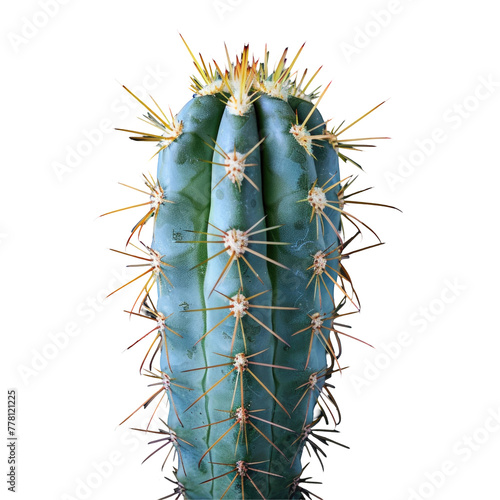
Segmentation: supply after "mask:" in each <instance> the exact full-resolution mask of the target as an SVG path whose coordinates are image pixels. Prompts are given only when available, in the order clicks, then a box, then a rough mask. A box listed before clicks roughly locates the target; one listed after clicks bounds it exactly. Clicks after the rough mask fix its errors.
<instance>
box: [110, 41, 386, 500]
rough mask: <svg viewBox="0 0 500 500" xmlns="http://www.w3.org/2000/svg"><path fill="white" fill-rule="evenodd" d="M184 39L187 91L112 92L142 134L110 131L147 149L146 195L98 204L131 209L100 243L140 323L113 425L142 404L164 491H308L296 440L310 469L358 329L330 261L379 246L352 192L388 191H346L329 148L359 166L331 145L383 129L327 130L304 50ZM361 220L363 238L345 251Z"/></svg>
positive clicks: (260, 494) (230, 494) (353, 303)
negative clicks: (136, 110) (116, 233)
mask: <svg viewBox="0 0 500 500" xmlns="http://www.w3.org/2000/svg"><path fill="white" fill-rule="evenodd" d="M183 41H184V40H183ZM184 43H185V42H184ZM186 47H187V49H188V51H189V53H190V54H191V57H192V59H193V61H194V64H195V66H196V69H197V71H198V75H197V76H196V77H192V85H191V90H192V91H193V93H194V96H193V98H192V99H191V100H190V101H189V102H188V103H187V104H186V105H185V106H184V108H183V109H182V110H181V111H180V112H179V113H178V114H177V115H174V114H173V113H172V112H170V113H168V114H167V113H164V112H163V111H162V109H161V108H160V107H159V106H158V104H157V103H156V102H155V101H154V100H153V102H152V104H151V106H150V105H148V104H147V103H146V102H144V101H143V100H141V99H139V98H138V97H137V96H135V95H134V94H133V93H132V92H131V91H130V90H128V89H126V90H127V91H128V92H129V93H130V94H132V95H133V96H134V97H135V98H136V99H137V100H138V101H139V102H140V103H141V104H142V105H143V106H144V108H145V110H146V114H145V115H144V121H146V122H147V123H148V124H149V125H151V126H153V127H154V129H155V130H156V132H155V133H152V132H144V133H143V132H140V131H135V130H125V129H119V130H125V131H126V132H129V133H132V134H133V136H132V137H131V139H133V140H136V141H147V142H153V143H157V145H158V148H159V149H158V151H157V155H158V170H157V178H156V179H155V178H154V177H152V176H151V175H149V176H146V175H145V176H144V182H145V186H146V189H138V188H133V189H136V190H137V191H140V192H141V193H143V194H146V195H147V196H148V199H147V200H145V201H143V203H139V204H135V205H132V206H130V207H125V208H123V209H119V210H115V211H113V212H119V211H122V210H128V209H132V208H137V207H143V208H144V210H145V213H144V214H143V216H142V217H141V218H140V220H139V221H138V222H137V223H136V224H135V226H134V227H133V229H132V231H131V234H130V236H129V237H128V239H127V242H126V243H127V245H126V249H125V250H126V251H119V250H115V251H116V252H119V253H120V254H123V255H125V256H126V257H127V258H128V259H129V260H130V265H132V266H137V267H138V269H139V270H140V272H139V274H138V275H137V277H135V278H134V279H132V280H131V281H130V282H129V283H127V285H128V284H130V283H140V285H139V286H140V288H139V293H138V295H137V297H136V299H135V302H134V303H133V304H132V307H130V309H129V310H128V311H127V313H128V314H129V315H131V316H138V317H142V318H144V319H148V320H149V324H148V325H146V328H147V330H149V331H148V332H147V333H146V334H143V335H141V337H140V338H139V339H138V340H137V341H136V342H134V343H133V344H132V345H131V346H130V347H132V346H135V345H136V344H138V343H139V342H141V344H144V343H147V342H149V345H148V348H147V352H146V355H145V357H144V359H143V361H142V364H141V366H140V372H141V373H142V374H143V375H144V376H145V377H147V379H148V381H149V382H150V384H149V385H150V386H154V392H153V394H152V395H150V396H149V397H148V398H147V399H146V401H144V403H143V404H141V405H140V406H139V408H137V410H135V411H134V412H133V413H132V414H131V415H129V417H127V418H126V419H125V420H124V422H125V421H127V420H128V419H129V418H130V417H131V416H132V415H133V414H135V413H136V412H137V411H138V410H139V409H141V408H148V407H150V406H151V408H153V411H152V412H151V413H152V415H151V420H150V421H149V425H148V426H147V428H146V429H138V430H140V431H141V432H146V433H149V434H151V438H152V442H153V443H156V444H157V445H158V447H157V449H156V450H155V451H154V452H153V453H152V454H151V455H154V454H156V453H157V452H159V451H160V450H164V449H165V448H166V449H167V450H169V451H168V455H170V454H171V452H172V450H173V451H174V455H175V456H176V458H177V466H176V468H174V476H175V479H174V480H172V479H169V480H170V481H171V482H173V483H174V484H175V489H174V492H173V493H172V494H169V495H167V496H165V497H164V498H169V497H175V498H180V497H183V496H184V497H185V498H189V499H208V498H231V499H234V498H263V499H271V498H280V499H282V498H294V499H295V498H306V497H307V498H311V496H315V497H317V496H316V495H314V494H313V493H312V492H310V491H309V490H308V488H309V486H308V484H310V482H309V481H308V478H304V477H303V472H304V469H305V467H303V464H302V463H301V456H302V452H303V450H304V449H305V448H307V449H308V451H312V452H314V455H315V456H316V457H317V458H318V459H319V461H320V464H321V466H322V467H323V462H322V457H324V456H326V455H325V451H324V447H325V446H328V445H339V446H342V447H347V446H345V445H344V444H341V443H339V442H338V441H337V439H336V438H335V435H334V434H333V433H337V432H338V431H337V430H336V426H337V425H338V424H339V422H340V418H341V417H340V411H339V408H338V406H337V403H336V401H335V398H334V396H333V389H334V387H333V385H332V384H331V383H330V382H329V380H330V379H331V378H332V376H333V375H334V374H336V373H340V372H341V371H342V369H343V368H342V366H341V365H340V363H339V357H340V354H341V341H340V337H341V336H347V337H350V338H353V339H354V338H355V337H352V336H351V335H348V334H347V333H346V332H345V331H344V330H345V328H348V327H347V326H346V325H345V324H344V322H343V321H342V320H340V321H339V319H340V318H341V317H344V316H347V315H349V314H352V313H353V312H357V311H358V310H359V307H360V306H359V299H358V295H357V293H356V291H355V289H354V287H353V284H352V280H351V277H350V275H349V273H348V272H347V270H346V269H345V266H344V262H345V259H346V258H348V257H349V256H350V255H352V254H354V253H356V252H359V251H361V250H365V249H367V248H373V247H375V246H378V245H381V244H382V243H381V241H380V239H379V238H378V236H377V235H376V233H375V232H374V231H373V230H372V229H371V228H369V227H368V226H367V225H366V224H365V223H364V222H362V221H361V220H360V219H359V218H358V217H357V216H356V215H354V214H353V213H351V210H350V207H349V205H350V204H353V205H355V204H360V203H361V204H371V205H379V206H387V205H380V204H375V203H368V202H365V201H360V200H359V199H352V197H355V195H358V194H361V193H362V192H363V191H365V190H361V191H355V192H352V193H351V192H350V191H351V186H352V184H353V183H354V182H355V179H356V177H353V176H348V177H346V178H345V179H342V178H341V176H340V172H339V158H340V159H342V160H343V161H344V162H351V163H353V164H354V165H355V166H356V167H359V168H361V167H360V166H359V164H357V163H356V162H355V161H354V160H352V159H351V158H350V157H348V156H346V154H344V152H343V151H345V152H348V150H354V151H355V150H359V149H360V148H362V147H364V146H369V145H370V144H364V142H365V141H366V140H369V139H381V138H380V137H373V138H367V139H358V140H349V139H343V138H341V137H340V136H341V135H343V133H344V131H346V130H347V129H349V128H350V127H351V126H352V125H354V124H355V123H357V122H358V121H359V120H356V121H355V122H353V123H352V124H351V125H349V126H344V125H343V124H341V125H340V126H338V127H336V128H333V129H331V130H329V128H328V122H327V121H325V120H324V119H323V117H322V116H321V114H320V113H319V111H318V104H319V103H320V101H321V100H322V98H323V96H324V95H325V92H326V91H327V89H328V87H326V88H325V89H324V90H323V91H322V92H321V93H320V92H319V90H318V89H315V90H310V87H311V86H312V82H313V79H314V78H315V76H316V74H317V72H316V73H315V74H314V75H313V77H312V78H310V79H308V80H307V82H306V74H307V70H306V71H305V72H304V74H303V76H301V77H300V78H299V77H298V76H296V74H295V73H292V70H293V68H294V66H295V63H296V61H297V58H298V56H299V54H300V52H301V51H302V48H301V49H300V50H299V51H298V53H297V55H296V57H295V58H294V59H293V61H291V63H290V64H287V58H286V56H287V51H286V50H285V52H284V53H283V56H282V57H281V59H280V60H279V62H278V64H277V65H276V66H275V69H274V70H273V71H271V70H270V69H269V62H268V61H269V53H268V52H267V47H266V51H265V54H264V59H263V61H262V62H258V61H256V60H255V59H253V60H252V61H250V59H249V48H248V46H245V47H244V49H243V52H242V54H241V55H240V57H237V58H236V61H235V62H234V63H233V62H231V61H230V60H228V66H227V68H226V69H224V70H223V69H221V67H220V66H219V65H218V64H217V63H216V62H215V61H214V63H213V65H212V64H209V65H208V66H207V65H206V63H205V61H204V60H203V58H202V56H201V55H200V56H199V58H196V57H195V56H194V55H193V53H192V52H191V50H190V49H189V47H188V46H187V44H186ZM228 59H229V56H228ZM377 107H378V106H377ZM377 107H376V108H377ZM376 108H373V109H372V110H371V111H369V112H368V113H366V115H364V116H367V115H368V114H369V113H371V112H372V111H374V110H375V109H376ZM364 116H363V117H361V118H364ZM361 118H360V119H361ZM129 187H131V186H129ZM113 212H109V213H113ZM105 215H107V214H105ZM150 220H151V221H152V222H151V223H150V226H152V227H153V238H152V243H151V244H150V246H149V245H147V244H145V243H143V242H142V241H143V238H142V236H141V234H142V231H143V229H144V227H145V226H146V225H147V224H148V221H150ZM351 230H352V231H351ZM349 232H351V233H352V234H351V235H350V236H348V233H349ZM362 232H368V233H371V234H372V235H374V236H375V238H376V240H377V241H376V242H375V243H374V244H372V245H369V246H365V247H363V248H357V249H355V250H352V251H351V245H354V244H356V243H357V241H358V240H359V236H360V235H361V233H362ZM349 234H350V233H349ZM353 242H354V243H353ZM130 247H134V250H129V249H130ZM127 285H124V286H127ZM121 288H123V287H120V288H119V289H118V290H120V289H121ZM155 288H156V291H157V296H158V299H157V302H156V304H155V302H154V300H153V298H152V295H153V293H154V289H155ZM118 290H115V292H116V291H118ZM115 292H113V293H115ZM346 311H347V312H346ZM151 327H153V328H152V329H150V328H151ZM143 339H147V340H145V341H144V342H142V341H143ZM356 340H359V339H356ZM368 345H369V344H368ZM158 362H159V367H157V366H156V365H155V363H158ZM167 407H168V408H169V410H168V417H167V418H166V419H165V418H160V421H161V424H160V425H159V426H158V430H154V428H153V426H152V422H153V416H154V415H155V414H156V413H157V411H158V416H160V412H161V411H162V410H164V409H165V408H167ZM323 421H324V424H325V425H327V424H329V423H332V424H333V428H329V429H324V428H320V427H321V425H320V424H321V423H322V422H323ZM122 423H123V422H122ZM165 451H166V450H165ZM151 455H150V456H151ZM168 455H167V456H168ZM148 458H149V457H148ZM165 461H166V458H165ZM163 463H165V462H163ZM317 498H319V497H317Z"/></svg>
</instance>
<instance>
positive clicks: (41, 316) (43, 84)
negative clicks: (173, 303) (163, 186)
mask: <svg viewBox="0 0 500 500" xmlns="http://www.w3.org/2000/svg"><path fill="white" fill-rule="evenodd" d="M42 5H44V4H43V1H42V0H40V1H35V0H30V1H26V0H24V1H18V2H9V3H7V4H5V5H4V6H3V8H2V15H1V21H0V22H1V27H2V38H1V46H0V50H1V61H2V78H1V87H2V93H1V103H2V104H1V110H2V125H1V127H2V131H1V137H2V147H1V150H0V152H1V156H2V166H1V181H0V186H1V197H0V199H1V219H0V235H1V239H0V279H1V284H2V286H1V298H0V304H1V311H2V314H1V318H2V330H1V331H2V349H1V352H2V359H1V367H2V373H3V376H2V384H3V387H4V388H5V390H6V389H7V388H16V389H17V390H18V403H19V405H18V415H19V417H18V436H19V441H18V458H19V469H18V493H17V496H14V495H11V496H12V497H13V498H19V499H23V500H24V499H26V500H27V499H34V498H37V499H38V498H40V499H50V500H64V499H65V500H68V499H70V498H72V499H76V498H78V499H81V498H85V497H86V498H91V499H92V500H94V499H96V500H97V499H110V498H113V499H115V498H120V499H141V500H145V499H151V500H154V499H157V498H160V497H162V496H164V495H166V494H168V493H169V492H170V485H169V483H167V481H166V480H165V479H163V476H164V474H162V473H161V472H160V471H159V467H160V463H161V459H160V458H159V457H156V458H155V459H152V460H151V461H150V462H147V463H146V464H145V465H143V466H141V465H140V462H141V461H142V459H143V458H144V457H145V456H146V455H147V454H148V453H149V452H150V451H152V450H151V449H150V447H148V446H147V445H146V443H145V442H144V439H142V438H141V437H140V436H138V435H137V434H136V433H133V432H131V431H129V430H127V429H128V427H127V426H123V427H119V428H118V427H117V424H118V423H119V422H120V421H121V420H122V419H123V418H124V417H125V416H126V415H128V414H129V413H130V411H132V409H134V408H135V407H136V406H138V405H139V404H140V403H141V402H142V401H143V400H144V399H145V398H146V395H147V394H149V389H146V387H145V381H144V380H142V378H141V377H139V376H138V370H137V367H138V364H139V362H140V359H141V349H139V350H137V351H136V352H134V351H133V350H132V351H128V352H126V353H123V352H122V351H123V350H124V349H125V348H126V347H127V346H128V345H129V344H130V343H131V342H132V341H133V340H135V339H136V338H137V337H138V334H139V333H140V332H144V324H143V323H142V322H141V321H137V322H136V321H131V322H130V321H129V320H128V318H127V316H126V315H125V314H123V313H122V312H121V311H122V310H123V309H124V308H126V307H129V306H130V303H131V302H132V301H133V291H128V292H123V293H121V294H117V295H116V296H113V297H112V298H110V299H109V300H106V301H104V302H103V303H102V304H101V299H102V298H103V297H104V296H105V295H106V294H107V293H109V292H110V291H112V290H113V288H116V286H117V282H116V280H115V282H114V283H113V280H114V279H115V278H114V276H115V275H117V274H119V273H122V270H123V268H124V267H123V266H124V265H125V264H126V263H128V262H125V261H126V259H125V258H123V259H122V258H121V257H120V256H118V255H117V254H113V253H112V252H109V251H108V250H107V248H109V247H118V248H120V247H121V245H123V242H124V239H125V238H126V235H127V234H128V232H129V230H130V227H131V224H132V223H134V222H135V220H136V219H137V216H136V215H137V214H135V213H134V214H127V215H126V214H121V215H116V216H113V217H111V216H110V217H106V218H103V219H98V215H99V214H101V213H103V212H106V211H108V210H112V209H113V208H118V207H121V206H124V205H126V204H131V203H136V202H141V201H142V199H139V198H137V197H135V195H134V193H133V192H129V190H127V189H126V188H123V187H121V186H119V185H118V184H117V182H125V183H128V184H134V185H140V183H141V180H140V175H141V173H142V172H147V171H151V172H153V173H154V171H155V162H154V161H148V159H149V157H150V156H151V155H152V153H153V149H152V148H151V147H148V146H147V145H144V144H139V145H138V144H135V143H132V142H131V141H129V140H128V139H127V138H126V136H125V135H124V134H123V133H119V132H115V131H111V129H112V128H113V127H125V128H135V127H137V126H138V124H139V123H140V122H138V121H137V120H136V118H135V117H136V115H138V114H139V113H140V111H141V110H140V109H139V108H138V107H137V106H136V105H135V104H133V103H131V102H130V101H129V100H128V99H127V96H126V95H125V92H124V91H123V89H122V88H121V87H120V85H119V84H120V83H124V84H127V85H129V86H130V87H131V88H133V89H138V90H137V91H140V89H142V90H143V91H144V89H145V88H146V89H147V90H148V91H150V92H151V94H152V95H153V96H154V97H155V98H156V100H157V101H158V102H160V103H161V104H162V105H164V106H165V107H168V106H171V108H172V110H173V111H174V112H176V111H178V110H179V109H180V108H181V106H182V105H183V104H184V103H185V102H186V101H187V100H189V99H190V91H189V90H188V84H189V79H188V77H189V75H190V74H191V73H192V72H193V67H192V62H191V61H190V58H189V56H188V54H187V52H186V51H185V49H184V47H183V45H182V43H181V40H180V38H179V36H178V32H181V33H182V34H183V35H184V37H185V38H186V39H187V40H188V42H189V43H190V45H191V46H192V48H193V50H194V51H195V52H198V51H201V52H202V53H203V54H204V55H205V56H206V58H207V59H208V60H210V59H211V58H215V59H217V60H223V57H224V55H223V54H224V52H223V42H224V41H225V42H227V44H228V47H229V50H230V52H231V53H233V54H234V53H236V52H239V51H240V50H241V47H242V45H243V43H245V42H250V43H251V48H252V49H253V51H254V52H255V53H256V55H257V56H261V54H263V51H264V44H265V43H266V42H267V43H268V46H269V47H270V49H271V58H272V59H273V57H274V58H275V59H277V58H278V57H279V56H280V55H281V52H282V50H283V49H284V48H285V46H289V47H290V50H291V51H292V53H295V52H296V50H297V49H298V48H299V46H300V45H301V44H302V42H304V41H306V42H307V44H306V47H305V49H304V52H303V54H302V56H301V59H300V61H299V64H298V67H299V68H300V69H304V68H305V67H308V68H309V69H310V71H314V70H316V68H317V67H319V66H320V65H323V69H322V71H321V72H320V76H319V78H318V82H320V83H322V84H326V83H328V82H329V81H330V80H331V81H332V82H333V83H332V86H331V88H330V90H329V91H328V93H327V95H326V96H325V98H324V102H323V103H322V105H321V110H322V112H323V115H325V116H326V117H328V118H330V117H331V118H333V122H334V123H339V122H340V121H341V120H342V119H346V120H353V119H355V118H357V117H358V116H359V115H361V114H362V113H364V112H365V111H367V110H368V109H370V108H371V107H373V106H374V105H375V104H378V103H379V102H380V101H382V100H384V99H387V98H390V99H389V101H388V102H387V103H386V104H384V106H382V107H381V108H380V109H379V110H378V111H377V112H376V113H374V114H373V115H371V117H370V118H368V119H367V120H366V122H365V123H363V124H360V125H359V126H357V127H356V128H355V129H354V130H353V134H352V136H361V137H363V136H366V135H367V134H368V135H372V134H373V135H388V136H390V137H391V138H392V140H391V141H384V142H382V143H380V145H379V147H378V148H376V149H374V150H373V149H372V150H370V151H368V152H365V153H360V154H358V156H357V157H356V159H358V160H360V161H362V162H363V165H364V166H365V170H366V173H362V174H361V176H360V179H359V182H360V185H363V186H371V185H373V186H375V189H374V190H372V191H371V192H370V193H368V195H367V199H371V200H373V201H380V202H385V203H389V204H394V205H397V206H398V207H400V208H401V209H402V210H403V212H404V213H403V214H399V213H397V212H395V211H390V210H384V209H377V208H373V209H370V210H363V211H362V210H361V209H359V210H358V209H356V211H357V212H356V213H358V214H360V215H362V216H363V217H364V218H365V220H366V221H368V222H369V223H370V225H372V226H373V227H374V228H375V229H376V230H377V232H378V233H379V234H380V235H381V237H382V239H383V240H384V241H386V242H387V244H386V245H385V246H384V247H382V248H378V249H375V250H373V251H371V252H366V253H364V254H360V255H359V256H357V257H356V258H353V259H352V260H351V261H349V262H348V263H347V264H349V267H348V269H349V271H350V273H351V275H352V276H353V278H354V279H355V283H356V286H357V290H358V292H359V294H360V296H361V301H362V312H361V314H360V315H358V316H357V317H356V318H353V320H352V323H351V324H352V325H353V327H354V328H353V332H352V333H353V334H354V335H356V336H359V337H362V338H363V339H364V340H366V341H368V342H371V343H373V344H374V345H375V346H376V348H377V349H376V350H371V349H369V348H367V347H365V346H363V345H362V344H359V343H356V342H354V341H348V340H346V341H345V342H344V348H345V351H344V357H343V364H344V365H349V366H350V368H349V369H348V370H346V371H345V373H344V374H343V376H342V377H341V378H338V379H337V380H336V385H337V390H336V397H337V401H338V402H339V404H340V406H341V408H342V410H343V422H342V424H341V426H340V427H339V430H340V431H341V434H340V435H339V440H340V441H342V442H344V443H346V444H348V445H349V446H350V447H351V449H350V450H344V449H341V448H335V447H334V448H331V449H330V450H329V451H330V454H329V458H328V460H327V472H326V473H325V474H322V473H321V471H320V469H319V468H318V467H317V464H316V462H315V461H314V460H313V461H312V464H311V466H310V467H309V470H310V471H311V472H312V473H313V475H314V476H315V479H317V480H322V481H323V482H324V483H323V485H319V486H313V490H312V491H313V492H315V493H316V494H318V495H319V496H322V497H323V498H324V499H332V498H342V499H345V500H361V499H373V500H407V499H412V500H415V499H419V498H436V499H442V500H445V499H458V500H461V499H468V498H481V499H487V500H489V499H498V498H500V484H499V483H500V479H499V474H498V465H499V461H500V432H498V431H499V430H500V415H499V412H500V395H499V389H498V381H499V378H500V368H499V363H498V355H499V348H500V341H499V335H500V329H499V328H498V321H497V318H498V302H497V301H496V300H495V299H496V298H497V297H498V291H497V284H498V278H499V272H498V244H497V238H496V237H495V234H498V230H497V219H496V217H497V215H498V208H497V207H498V205H497V199H498V181H499V180H500V176H499V174H498V171H499V167H500V165H499V162H498V148H497V144H498V132H499V121H498V114H499V111H500V97H499V96H500V86H499V85H500V83H499V82H500V68H499V67H498V49H499V42H500V35H499V32H498V14H499V13H498V11H497V12H495V11H494V7H495V4H494V2H491V0H476V1H475V2H467V3H465V2H457V1H452V0H441V1H439V2H436V1H431V0H427V1H424V0H420V1H417V0H414V1H410V0H401V1H399V2H398V1H390V0H378V1H368V0H362V1H357V2H338V1H335V2H322V1H317V2H314V3H310V4H308V3H306V2H298V1H295V0H289V1H288V2H271V1H265V2H264V1H260V0H254V1H250V0H239V1H238V0H222V1H220V2H212V1H207V2H201V1H196V0H191V1H190V2H182V3H181V2H175V3H174V2H167V1H165V0H164V1H160V0H155V1H153V0H151V1H144V2H132V1H129V0H120V1H118V0H108V1H106V2H103V1H97V0H86V1H85V2H84V1H77V0H73V1H71V0H66V1H65V2H64V4H63V2H62V1H61V0H59V2H58V1H57V0H51V1H49V0H47V1H46V3H45V7H43V6H42ZM44 9H45V11H47V12H49V14H45V13H44V12H45V11H44ZM148 75H149V76H148ZM484 82H489V83H486V84H485V83H484ZM99 129H101V131H100V132H99ZM89 137H90V138H91V139H92V140H93V142H94V143H93V144H92V143H89V142H86V141H88V138H89ZM78 149H79V150H80V151H84V152H85V155H84V156H82V157H80V160H79V161H78V160H75V158H73V161H72V163H71V164H70V165H68V155H70V153H69V151H71V150H73V151H74V150H78ZM70 156H71V155H70ZM65 164H66V166H67V170H61V166H62V165H65ZM61 172H62V173H61ZM344 172H346V173H351V172H352V170H351V169H349V168H347V169H346V170H344ZM368 241H370V242H372V241H371V240H370V239H369V238H368V237H367V238H366V242H368ZM72 329H73V330H72ZM65 332H66V333H65ZM69 333H71V336H69ZM54 339H59V340H58V342H59V346H60V347H57V346H56V344H55V342H56V341H55V340H54ZM401 344H403V345H401ZM398 346H399V347H398ZM389 351H390V353H391V355H389V354H387V353H388V352H389ZM2 394H3V396H2V397H3V398H4V401H5V402H6V393H5V391H3V393H2ZM2 408H4V409H5V410H4V413H3V414H5V413H6V403H5V404H3V403H2ZM495 416H496V420H495ZM0 418H4V420H6V417H0ZM141 418H143V416H142V415H141V416H139V417H138V418H136V419H135V421H134V422H133V425H135V426H140V425H141ZM2 428H3V429H4V433H5V427H3V426H2ZM2 449H3V450H4V451H3V452H2V453H1V454H0V460H1V461H2V462H3V463H4V464H6V461H7V457H6V454H7V448H6V447H4V446H2ZM4 455H5V458H3V456H4ZM110 461H112V462H113V466H112V470H109V467H104V469H103V467H102V463H103V462H108V463H109V462H110ZM99 464H101V466H99ZM5 468H6V465H5V467H4V468H2V470H4V469H5ZM443 468H444V470H445V473H440V472H438V471H442V470H443ZM98 470H100V472H98ZM167 470H168V468H167V469H166V471H167ZM2 477H4V478H5V476H4V475H2ZM85 483H90V488H89V487H88V486H87V487H83V486H82V484H85ZM0 487H1V490H2V498H3V491H6V487H7V485H6V483H5V482H4V480H2V485H1V486H0ZM86 488H87V490H86ZM413 492H414V493H413ZM6 498H7V497H6Z"/></svg>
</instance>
